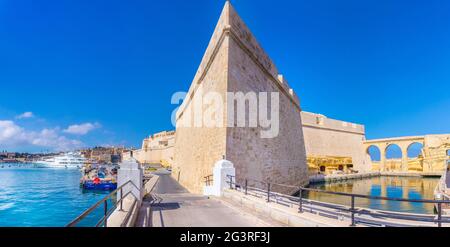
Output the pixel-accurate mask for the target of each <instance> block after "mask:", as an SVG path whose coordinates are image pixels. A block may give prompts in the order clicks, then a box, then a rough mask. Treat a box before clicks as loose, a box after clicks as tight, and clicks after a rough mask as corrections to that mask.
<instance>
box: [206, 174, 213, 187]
mask: <svg viewBox="0 0 450 247" xmlns="http://www.w3.org/2000/svg"><path fill="white" fill-rule="evenodd" d="M204 179H205V185H206V186H211V185H213V182H214V176H213V175H209V176H206V177H204Z"/></svg>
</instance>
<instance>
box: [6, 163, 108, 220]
mask: <svg viewBox="0 0 450 247" xmlns="http://www.w3.org/2000/svg"><path fill="white" fill-rule="evenodd" d="M3 165H4V164H0V227H5V226H6V227H8V226H10V227H16V226H25V227H28V226H30V227H34V226H38V227H61V226H65V225H66V224H67V223H69V222H70V221H72V220H73V219H74V218H76V217H77V216H78V215H80V214H81V213H83V212H84V211H85V210H86V209H88V208H89V207H91V206H92V205H93V204H95V203H96V202H98V201H100V200H101V199H103V198H104V197H105V196H106V195H107V194H108V192H96V193H93V192H83V191H82V189H81V188H80V186H79V183H80V178H81V173H80V172H79V171H78V170H66V169H39V168H32V167H31V165H28V166H27V167H17V165H12V167H11V168H8V165H5V168H1V166H3ZM110 205H111V204H110ZM102 213H103V207H101V208H99V209H97V210H96V211H95V212H94V213H93V214H92V215H91V216H89V217H88V218H86V219H85V220H83V222H81V223H80V226H94V225H95V224H96V223H97V222H98V220H99V219H100V218H101V217H102Z"/></svg>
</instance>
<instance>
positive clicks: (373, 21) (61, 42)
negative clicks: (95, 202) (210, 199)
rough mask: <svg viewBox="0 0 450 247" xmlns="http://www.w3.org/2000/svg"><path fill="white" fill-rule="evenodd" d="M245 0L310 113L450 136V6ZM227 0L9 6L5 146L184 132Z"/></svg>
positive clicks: (0, 140) (4, 40) (3, 72)
mask: <svg viewBox="0 0 450 247" xmlns="http://www.w3.org/2000/svg"><path fill="white" fill-rule="evenodd" d="M232 3H233V5H234V7H235V8H236V9H237V11H238V12H239V14H240V15H241V17H242V18H243V19H244V21H245V22H246V23H247V25H248V26H249V27H250V29H251V30H252V31H253V33H254V34H255V36H256V37H257V39H258V40H259V42H260V43H261V44H262V46H263V47H264V49H265V50H266V52H267V53H268V54H269V55H270V57H271V58H272V59H273V60H274V62H275V64H276V65H277V67H278V69H279V70H280V72H281V73H283V74H284V75H285V76H286V77H287V79H288V81H289V83H290V85H291V86H292V87H293V88H294V89H295V90H296V92H297V93H298V94H299V96H300V98H301V105H302V107H303V109H304V110H306V111H312V112H319V113H323V114H325V115H327V116H329V117H332V118H337V119H342V120H347V121H353V122H356V123H362V124H365V125H366V129H367V137H368V138H369V139H371V138H381V137H389V136H404V135H421V134H427V133H450V114H449V109H450V1H446V0H441V1H437V0H434V1H433V0H431V1H413V0H408V1H406V0H405V1H393V0H367V1H360V0H340V1H337V0H336V1H326V0H319V1H287V0H278V1H275V2H274V1H269V0H259V1H258V2H256V1H249V0H235V1H232ZM223 4H224V1H222V0H217V1H212V0H202V1H200V0H196V1H185V0H183V1H182V0H173V1H166V0H164V1H144V0H136V1H116V0H108V1H106V0H89V1H81V0H70V1H69V0H54V1H48V0H40V1H32V0H0V86H1V96H0V121H1V122H0V149H4V148H8V149H10V150H11V149H15V150H19V151H26V150H28V151H40V150H46V149H52V148H54V146H55V145H56V144H55V143H63V144H64V145H66V146H74V145H75V146H76V145H89V146H91V145H107V144H110V145H116V144H125V145H133V146H139V145H140V142H141V140H142V139H143V138H144V137H145V136H147V135H149V134H150V133H153V132H157V131H161V130H165V129H171V128H172V125H171V122H170V114H171V112H172V110H173V109H174V106H173V105H171V104H170V98H171V95H172V94H173V93H174V92H177V91H186V90H187V89H188V88H189V85H190V83H191V81H192V78H193V76H194V74H195V72H196V70H197V66H198V65H199V63H200V60H201V58H202V56H203V52H204V50H205V48H206V46H207V44H208V41H209V38H210V36H211V34H212V31H213V29H214V27H215V25H216V22H217V20H218V18H219V14H220V12H221V10H222V6H223ZM25 112H32V114H25V115H23V116H22V117H19V115H20V114H23V113H25ZM70 126H72V127H71V128H69V127H70ZM2 131H3V132H4V133H2ZM5 132H7V133H5ZM8 133H9V134H8ZM11 133H14V134H15V137H11ZM17 136H19V137H17Z"/></svg>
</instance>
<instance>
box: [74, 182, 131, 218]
mask: <svg viewBox="0 0 450 247" xmlns="http://www.w3.org/2000/svg"><path fill="white" fill-rule="evenodd" d="M127 185H132V186H134V187H136V185H135V184H134V183H133V182H132V181H131V180H130V181H128V182H126V183H125V184H123V185H122V186H120V187H119V188H117V189H116V190H114V191H113V192H111V193H110V194H109V195H107V196H106V197H105V198H103V199H102V200H100V201H99V202H97V203H96V204H94V205H93V206H92V207H90V208H89V209H87V210H86V211H84V212H83V213H82V214H81V215H80V216H78V217H77V218H75V219H74V220H73V221H72V222H70V223H69V224H67V226H66V227H76V226H77V225H78V224H79V223H80V222H81V221H82V220H83V219H85V218H86V217H87V216H89V215H90V214H91V213H92V212H94V210H96V209H97V208H99V207H100V206H102V205H103V217H102V218H101V219H100V220H99V221H98V222H97V224H96V225H95V227H100V226H102V225H103V227H108V218H109V216H110V215H111V214H112V213H113V212H114V210H115V209H116V208H117V207H119V210H120V211H123V200H124V199H125V198H126V197H127V196H128V195H130V194H131V195H133V196H134V194H133V193H132V191H131V190H130V191H129V192H128V193H126V194H125V195H124V194H123V189H124V187H125V186H127ZM117 192H120V198H119V199H118V200H117V201H116V203H114V204H113V205H112V206H111V207H108V200H110V199H112V198H113V196H115V195H116V194H117ZM136 199H137V198H136ZM136 201H137V200H135V202H134V203H133V205H132V206H131V208H134V206H135V203H136ZM128 217H129V215H128V216H127V217H126V218H128ZM125 221H126V220H125Z"/></svg>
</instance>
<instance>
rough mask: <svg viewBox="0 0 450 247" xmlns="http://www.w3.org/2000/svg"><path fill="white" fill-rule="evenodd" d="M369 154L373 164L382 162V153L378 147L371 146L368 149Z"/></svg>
mask: <svg viewBox="0 0 450 247" xmlns="http://www.w3.org/2000/svg"><path fill="white" fill-rule="evenodd" d="M367 154H368V155H369V156H370V160H371V161H372V162H380V161H381V152H380V149H379V148H378V147H377V146H375V145H371V146H369V147H368V148H367Z"/></svg>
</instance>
